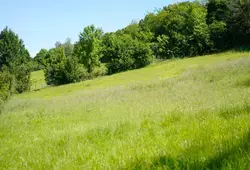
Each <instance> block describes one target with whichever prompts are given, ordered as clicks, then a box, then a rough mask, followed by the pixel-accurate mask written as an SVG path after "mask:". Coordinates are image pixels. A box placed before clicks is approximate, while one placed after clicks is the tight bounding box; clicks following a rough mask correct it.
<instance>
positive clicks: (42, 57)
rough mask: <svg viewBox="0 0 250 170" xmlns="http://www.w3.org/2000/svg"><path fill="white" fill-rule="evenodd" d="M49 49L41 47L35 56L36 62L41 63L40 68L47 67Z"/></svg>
mask: <svg viewBox="0 0 250 170" xmlns="http://www.w3.org/2000/svg"><path fill="white" fill-rule="evenodd" d="M47 54H48V50H46V49H41V50H40V51H39V52H38V53H37V54H36V56H35V57H34V63H37V64H38V65H39V67H38V70H41V69H44V68H45V67H46V57H47Z"/></svg>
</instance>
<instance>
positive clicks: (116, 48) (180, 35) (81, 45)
mask: <svg viewBox="0 0 250 170" xmlns="http://www.w3.org/2000/svg"><path fill="white" fill-rule="evenodd" d="M249 18H250V0H208V1H203V2H198V1H195V2H182V3H176V4H171V5H169V6H166V7H163V8H162V9H159V10H157V11H155V12H152V13H148V14H147V15H146V16H145V17H144V18H143V19H142V20H140V21H139V22H135V21H133V22H132V23H131V24H129V25H128V26H127V27H125V28H123V29H120V30H118V31H116V32H110V33H104V32H103V30H102V29H101V28H97V27H95V26H94V25H90V26H87V27H85V28H84V29H83V31H82V32H80V34H79V38H78V40H77V42H75V43H71V41H70V39H67V40H66V41H65V42H63V43H61V42H56V44H55V47H54V48H52V49H41V50H40V51H39V53H37V55H36V56H35V57H34V59H32V58H31V57H30V55H29V52H28V51H27V49H26V48H25V46H24V43H23V41H22V40H21V39H20V38H19V37H18V35H17V34H15V33H14V32H13V31H12V30H10V29H8V28H5V29H4V30H3V31H1V33H0V70H1V71H0V105H1V103H3V101H4V100H6V99H7V98H8V97H9V95H10V94H12V93H22V92H24V91H27V90H29V87H30V72H31V71H34V70H40V69H43V70H44V72H45V78H46V82H47V84H48V85H61V84H67V83H72V82H79V81H82V80H86V79H91V78H94V77H97V76H102V75H110V74H114V73H118V72H122V71H126V70H131V69H136V68H142V67H144V66H146V65H149V64H150V63H152V62H153V61H154V60H155V59H170V58H183V57H192V56H196V55H204V54H208V53H214V52H220V51H224V50H228V49H232V48H248V46H249V45H250V22H249Z"/></svg>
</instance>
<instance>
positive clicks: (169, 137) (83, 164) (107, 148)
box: [0, 52, 250, 169]
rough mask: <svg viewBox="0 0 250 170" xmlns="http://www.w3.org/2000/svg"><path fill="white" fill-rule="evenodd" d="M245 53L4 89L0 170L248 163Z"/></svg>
mask: <svg viewBox="0 0 250 170" xmlns="http://www.w3.org/2000/svg"><path fill="white" fill-rule="evenodd" d="M249 122H250V53H234V52H228V53H222V54H217V55H209V56H203V57H195V58H189V59H183V60H173V61H166V62H162V63H157V64H153V65H151V66H149V67H146V68H143V69H140V70H133V71H128V72H124V73H120V74H116V75H112V76H106V77H101V78H97V79H94V80H89V81H85V82H80V83H76V84H70V85H65V86H60V87H48V88H45V89H41V90H39V91H33V92H29V93H25V94H22V95H17V96H14V97H12V99H11V100H10V101H9V102H8V103H7V104H6V106H5V108H4V111H3V113H2V114H1V115H0V169H90V168H93V169H249V167H250V142H249V141H250V123H249Z"/></svg>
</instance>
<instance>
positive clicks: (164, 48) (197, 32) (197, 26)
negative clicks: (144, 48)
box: [155, 2, 211, 58]
mask: <svg viewBox="0 0 250 170" xmlns="http://www.w3.org/2000/svg"><path fill="white" fill-rule="evenodd" d="M157 17H158V18H159V19H158V20H159V21H158V22H159V25H160V26H158V27H157V28H156V30H155V33H156V36H161V37H159V38H157V40H158V42H159V48H160V49H159V55H160V56H161V58H164V57H165V58H171V57H173V56H174V57H185V56H194V55H201V54H204V53H206V52H207V51H209V48H210V45H211V42H210V37H209V29H208V26H207V24H206V9H205V8H204V7H203V6H202V5H200V4H198V3H193V2H184V3H179V4H174V5H170V6H168V7H166V8H164V9H163V10H162V11H161V12H160V13H159V14H158V15H157ZM164 43H165V44H164Z"/></svg>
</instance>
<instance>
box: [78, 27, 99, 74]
mask: <svg viewBox="0 0 250 170" xmlns="http://www.w3.org/2000/svg"><path fill="white" fill-rule="evenodd" d="M102 35H103V31H102V29H100V28H96V27H95V26H94V25H91V26H87V27H85V28H84V30H83V32H81V33H80V35H79V41H78V42H77V43H76V44H75V48H74V55H75V56H77V57H78V58H79V61H80V63H82V64H83V65H84V66H85V67H86V68H87V70H88V73H91V72H92V71H93V69H94V68H95V67H98V66H99V65H100V58H101V57H102V54H101V48H102V46H101V37H102Z"/></svg>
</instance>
